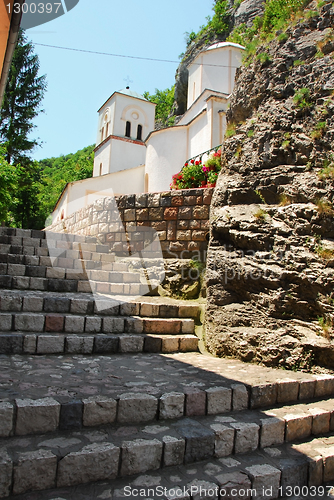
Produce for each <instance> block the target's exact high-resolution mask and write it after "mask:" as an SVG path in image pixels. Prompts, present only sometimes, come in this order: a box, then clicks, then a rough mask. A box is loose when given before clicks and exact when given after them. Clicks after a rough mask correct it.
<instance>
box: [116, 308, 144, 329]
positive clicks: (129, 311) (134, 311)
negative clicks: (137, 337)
mask: <svg viewBox="0 0 334 500" xmlns="http://www.w3.org/2000/svg"><path fill="white" fill-rule="evenodd" d="M119 311H120V314H121V315H122V316H139V311H140V304H139V303H136V302H124V303H123V304H121V305H120V309H119ZM139 333H140V332H139Z"/></svg>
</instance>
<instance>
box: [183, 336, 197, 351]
mask: <svg viewBox="0 0 334 500" xmlns="http://www.w3.org/2000/svg"><path fill="white" fill-rule="evenodd" d="M179 343H180V345H179V351H180V352H195V351H197V350H198V337H196V336H195V335H193V336H191V337H190V336H189V337H182V336H180V337H179Z"/></svg>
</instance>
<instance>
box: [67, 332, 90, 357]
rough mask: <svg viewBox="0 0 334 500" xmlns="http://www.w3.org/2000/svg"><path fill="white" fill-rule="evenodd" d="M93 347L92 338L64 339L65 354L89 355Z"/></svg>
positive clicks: (75, 336)
mask: <svg viewBox="0 0 334 500" xmlns="http://www.w3.org/2000/svg"><path fill="white" fill-rule="evenodd" d="M93 347H94V337H92V336H82V337H79V336H78V335H69V336H68V337H67V338H66V343H65V352H68V353H73V354H91V353H92V352H93Z"/></svg>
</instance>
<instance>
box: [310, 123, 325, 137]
mask: <svg viewBox="0 0 334 500" xmlns="http://www.w3.org/2000/svg"><path fill="white" fill-rule="evenodd" d="M326 130H327V123H326V122H319V123H317V124H316V126H315V128H314V130H313V131H312V132H311V137H312V139H320V138H321V137H322V136H323V135H324V134H325V132H326Z"/></svg>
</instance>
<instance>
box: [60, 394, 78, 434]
mask: <svg viewBox="0 0 334 500" xmlns="http://www.w3.org/2000/svg"><path fill="white" fill-rule="evenodd" d="M82 420H83V402H82V401H81V400H80V399H74V400H72V401H68V402H66V403H62V405H61V408H60V415H59V429H62V430H70V429H81V427H82Z"/></svg>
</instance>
